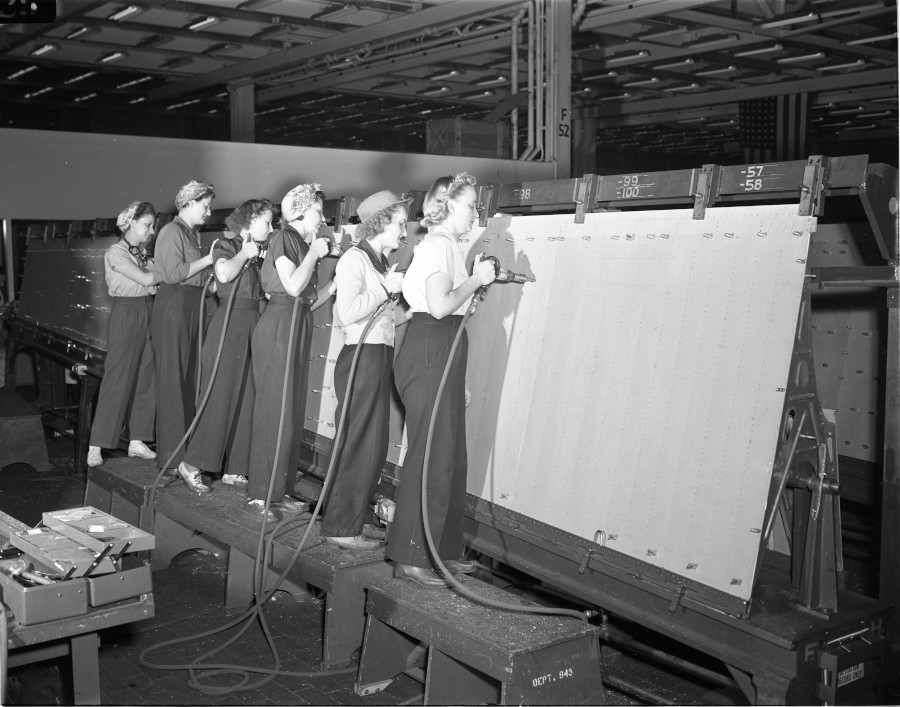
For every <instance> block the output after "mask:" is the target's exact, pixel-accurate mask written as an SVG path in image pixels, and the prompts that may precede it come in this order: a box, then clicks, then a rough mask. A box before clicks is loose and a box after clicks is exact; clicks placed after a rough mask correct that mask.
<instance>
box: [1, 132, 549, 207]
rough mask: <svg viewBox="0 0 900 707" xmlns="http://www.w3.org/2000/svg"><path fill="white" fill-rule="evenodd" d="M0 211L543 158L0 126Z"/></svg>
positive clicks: (260, 189)
mask: <svg viewBox="0 0 900 707" xmlns="http://www.w3.org/2000/svg"><path fill="white" fill-rule="evenodd" d="M0 160H2V166H3V170H2V177H0V218H13V219H67V220H68V219H73V220H82V219H93V218H98V217H108V216H114V215H116V214H117V213H118V212H119V211H120V210H121V209H122V208H123V207H124V206H126V205H127V204H128V203H130V202H132V201H134V200H136V199H142V200H145V201H150V202H151V203H153V205H154V206H156V208H157V210H160V211H173V210H174V208H175V207H174V204H173V200H174V198H175V193H176V192H177V191H178V188H179V187H180V186H181V185H182V184H184V183H185V182H187V181H189V180H190V179H204V180H207V181H210V182H212V183H213V184H215V186H216V194H217V199H216V202H215V204H214V208H215V207H220V208H224V207H230V206H234V205H237V204H238V203H240V202H241V201H244V200H245V199H248V198H250V197H255V196H264V197H267V198H271V199H280V198H281V197H282V196H283V195H284V194H285V193H286V192H287V191H288V189H290V188H291V187H293V186H294V185H296V184H298V183H300V182H303V181H316V182H319V183H320V184H322V186H323V188H324V190H325V193H326V195H327V196H328V197H337V196H343V195H347V196H356V197H360V198H361V197H365V196H366V195H368V194H370V193H372V192H373V191H376V190H378V189H393V190H394V191H407V190H410V189H427V188H428V187H429V186H430V185H431V182H432V181H433V180H434V179H435V178H436V177H439V176H441V175H444V174H453V173H456V172H460V171H468V172H471V173H472V174H474V175H475V176H476V177H477V178H478V181H479V182H481V183H485V182H493V181H503V182H517V181H531V180H541V179H552V178H553V177H554V166H553V165H552V164H543V163H534V162H516V161H512V160H495V159H485V158H476V157H451V156H445V155H419V154H406V153H394V152H366V151H361V150H337V149H333V148H315V147H285V146H281V145H257V144H252V143H234V142H213V141H204V140H175V139H161V138H147V137H134V136H121V135H95V134H87V133H65V132H50V131H40V130H2V129H0Z"/></svg>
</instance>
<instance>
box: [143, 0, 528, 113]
mask: <svg viewBox="0 0 900 707" xmlns="http://www.w3.org/2000/svg"><path fill="white" fill-rule="evenodd" d="M521 3H522V0H454V1H453V2H447V3H442V4H440V5H438V6H436V7H432V8H429V9H427V10H422V11H420V12H415V13H411V14H409V15H403V16H400V17H395V18H392V19H391V20H389V21H386V22H378V23H376V24H374V25H370V26H368V27H363V28H360V29H357V30H352V31H349V32H343V33H342V34H336V35H334V36H333V37H328V38H326V39H321V40H319V41H318V42H313V43H312V44H307V45H304V46H298V47H291V48H290V49H286V50H284V51H280V52H275V53H274V54H269V55H268V56H264V57H260V58H259V59H253V60H251V61H246V62H243V63H241V64H237V65H235V66H228V67H225V68H222V69H218V70H216V71H211V72H209V73H207V74H203V75H202V76H196V77H193V78H190V79H185V80H184V81H178V82H177V83H172V84H169V85H167V86H161V87H159V88H156V89H153V90H151V91H148V92H147V98H148V99H149V100H156V99H160V98H169V97H171V96H177V95H180V94H183V93H191V92H193V91H196V90H198V89H202V88H207V87H209V86H216V85H219V84H224V83H230V82H232V81H237V80H238V79H242V78H249V77H256V78H259V77H260V76H263V75H265V74H266V73H269V72H272V71H284V70H285V69H286V68H289V67H291V66H293V65H296V64H300V63H303V62H306V61H309V60H310V59H315V58H318V57H321V56H325V55H327V54H333V53H335V52H342V51H346V50H348V49H353V48H355V47H361V46H363V45H365V44H366V43H367V42H370V41H372V40H373V39H378V40H379V41H383V40H385V39H386V38H392V39H394V40H397V41H400V40H402V39H405V38H410V37H413V36H415V35H417V34H418V33H420V32H421V31H423V30H425V29H427V28H431V27H434V26H436V25H449V24H454V23H460V22H463V21H465V20H467V19H471V18H474V17H479V16H483V15H497V14H499V13H501V12H503V11H505V10H507V9H509V8H513V7H515V6H517V5H520V4H521Z"/></svg>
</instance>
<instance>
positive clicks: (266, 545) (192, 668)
mask: <svg viewBox="0 0 900 707" xmlns="http://www.w3.org/2000/svg"><path fill="white" fill-rule="evenodd" d="M390 301H391V298H388V299H387V300H385V301H384V302H382V303H381V304H380V305H379V306H378V307H377V308H376V309H375V311H374V312H373V313H372V315H371V316H370V317H369V320H368V322H367V323H366V327H365V328H364V330H363V333H362V336H361V337H360V340H359V343H358V344H357V347H356V350H355V351H354V355H353V359H352V362H351V366H350V373H349V382H348V386H347V388H348V392H347V401H348V402H349V396H350V390H351V389H352V385H353V380H354V377H355V373H356V367H357V363H358V360H359V355H360V352H361V350H362V349H361V347H362V344H363V342H364V341H365V338H366V336H367V334H368V332H369V330H370V329H371V328H372V325H373V324H374V322H375V320H376V319H377V318H378V315H379V314H380V313H381V312H382V311H383V310H384V308H385V307H386V306H387V304H388V303H389V302H390ZM230 304H231V302H230V301H229V305H228V306H230ZM298 307H299V299H295V300H294V307H293V311H292V313H291V324H290V327H291V328H290V331H291V337H290V338H289V340H288V350H287V358H286V362H285V376H284V384H283V386H282V399H281V414H280V418H279V424H278V442H277V443H276V448H275V454H274V459H275V461H274V462H273V469H272V474H271V476H270V480H269V488H268V491H267V495H266V503H265V506H264V510H263V517H264V518H265V516H266V515H268V511H269V507H270V504H271V496H272V491H273V489H274V483H275V468H274V465H275V464H277V460H278V454H279V451H280V447H281V441H282V432H283V429H284V417H285V407H286V401H287V394H288V372H289V367H290V365H291V361H292V354H293V347H294V344H295V340H296V331H295V329H296V319H297V310H298ZM227 313H228V312H226V314H227ZM226 324H227V319H226ZM223 341H224V339H223ZM221 347H222V342H220V348H219V355H221ZM216 363H218V357H217V359H216ZM212 375H213V376H214V375H215V368H214V370H213V374H212ZM205 402H206V400H205V399H204V401H203V403H204V404H205ZM348 408H349V405H347V404H345V405H344V408H343V410H342V413H341V419H340V420H339V422H338V424H337V429H336V431H335V439H334V444H333V446H332V455H331V459H330V461H329V465H328V470H327V471H326V474H325V479H324V482H323V485H322V492H321V494H320V496H319V500H318V502H317V503H316V506H315V509H314V510H313V513H312V517H311V518H309V520H308V521H307V520H306V519H302V518H286V519H284V520H282V521H280V522H279V523H278V524H276V525H275V527H273V528H272V530H271V531H270V532H269V533H266V524H265V522H262V523H261V525H260V533H259V543H258V546H257V552H256V557H255V562H254V571H253V578H254V593H253V594H254V603H253V605H252V606H251V607H250V608H249V609H248V610H247V611H245V612H244V613H243V614H242V615H240V616H238V617H236V618H235V619H232V620H231V621H229V622H228V623H226V624H225V625H223V626H220V627H218V628H215V629H211V630H209V631H205V632H203V633H198V634H192V635H189V636H182V637H180V638H177V639H172V640H170V641H164V642H161V643H157V644H154V645H152V646H149V647H148V648H146V649H145V650H144V651H142V652H141V655H140V657H139V660H140V662H141V664H142V665H144V666H145V667H148V668H153V669H157V670H188V672H189V673H190V679H189V680H188V685H189V686H190V687H192V688H193V689H195V690H197V691H199V692H203V693H204V694H209V695H224V694H229V693H231V692H235V691H238V690H252V689H258V688H260V687H262V686H263V685H265V684H267V683H268V682H270V681H271V680H272V679H274V678H275V677H276V676H283V677H317V676H326V675H346V674H350V673H353V672H355V671H356V668H343V669H338V670H330V671H286V670H281V668H280V666H281V659H280V657H279V655H278V650H277V648H276V646H275V643H274V640H273V638H272V635H271V633H270V632H269V628H268V625H267V623H266V620H265V614H264V612H263V606H264V604H265V603H266V602H267V601H268V600H269V598H271V597H272V595H273V594H274V593H275V592H276V591H277V590H278V588H279V587H280V586H281V584H282V582H283V581H284V579H285V578H286V577H287V575H288V574H289V573H290V571H291V570H292V569H293V566H294V564H295V563H296V561H297V558H298V557H299V556H300V553H301V552H302V550H303V548H304V547H305V546H306V542H307V540H308V538H309V534H310V532H311V530H312V527H313V523H314V522H315V520H316V518H317V516H318V515H319V513H320V511H321V506H322V503H323V501H324V498H325V495H326V494H325V492H326V490H327V488H328V484H329V483H330V480H331V478H332V476H333V473H334V467H335V462H336V459H337V458H338V456H339V451H340V444H341V437H342V431H343V427H344V422H345V420H346V414H347V410H348ZM199 413H200V411H199V410H198V416H199ZM195 421H196V418H195ZM186 437H187V435H186ZM186 437H185V438H186ZM183 442H184V440H182V443H183ZM179 446H180V445H179ZM176 451H177V450H176ZM173 458H174V454H173ZM164 468H165V467H164ZM158 480H159V477H157V481H158ZM151 503H152V496H151ZM304 521H305V522H307V528H306V531H305V533H304V534H303V537H302V538H301V540H300V542H299V543H298V545H297V547H296V548H295V550H294V553H293V555H292V556H291V559H290V560H289V562H288V563H287V565H286V567H285V569H284V570H283V571H282V572H281V573H280V575H279V576H278V578H277V579H276V580H275V581H274V582H273V584H272V586H271V588H270V589H268V590H266V589H265V587H266V584H267V579H268V576H267V574H268V566H269V560H270V558H271V555H272V553H273V549H274V539H275V537H277V536H278V533H279V531H280V530H282V529H283V528H285V527H286V526H287V525H289V524H292V523H300V522H304ZM253 618H258V619H259V622H260V627H261V628H262V630H263V633H264V635H265V638H266V642H267V645H268V646H269V649H270V651H271V652H272V656H273V658H274V661H275V667H274V668H262V667H256V666H246V665H232V664H224V663H202V661H203V660H204V659H206V658H208V657H210V656H212V655H215V654H216V653H218V652H219V651H221V650H223V649H224V648H226V647H227V646H229V645H231V644H232V643H234V642H235V641H236V640H237V639H238V638H239V637H240V636H241V635H243V634H244V633H245V632H246V631H247V630H248V629H249V628H250V626H251V625H252V621H251V620H252V619H253ZM242 622H244V623H245V625H244V626H243V628H241V629H240V630H239V631H238V632H237V633H235V634H234V635H233V636H231V637H230V638H229V639H228V640H227V641H226V642H225V643H223V644H221V645H219V646H218V647H216V648H214V649H213V650H211V651H208V652H207V653H205V654H203V655H202V656H200V657H198V658H196V659H195V660H193V661H191V663H188V664H169V665H163V664H158V663H150V662H149V661H147V660H146V659H145V656H146V655H147V654H148V653H149V652H151V651H153V650H157V649H158V648H163V647H165V646H170V645H175V644H178V643H184V642H187V641H191V640H197V639H201V638H206V637H207V636H211V635H215V634H217V633H221V632H222V631H226V630H228V629H230V628H233V627H235V626H237V625H238V624H240V623H242ZM251 673H259V674H263V675H265V677H264V678H263V679H261V680H258V681H257V682H255V683H252V684H251V683H250V682H249V681H250V674H251ZM222 674H233V675H237V676H238V677H239V682H238V683H237V684H235V685H231V686H227V687H223V686H213V685H205V684H202V683H201V682H200V680H201V679H202V678H203V677H209V676H212V675H222Z"/></svg>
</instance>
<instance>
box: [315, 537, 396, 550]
mask: <svg viewBox="0 0 900 707" xmlns="http://www.w3.org/2000/svg"><path fill="white" fill-rule="evenodd" d="M323 537H324V538H325V542H327V543H330V544H331V545H337V546H338V547H339V548H341V549H342V550H377V549H378V548H380V547H382V545H384V543H382V542H381V541H380V540H376V539H375V538H367V537H365V536H364V535H356V536H353V535H350V536H347V537H337V536H329V535H325V536H323Z"/></svg>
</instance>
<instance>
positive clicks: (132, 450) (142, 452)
mask: <svg viewBox="0 0 900 707" xmlns="http://www.w3.org/2000/svg"><path fill="white" fill-rule="evenodd" d="M128 456H129V457H139V458H140V459H156V452H154V451H153V450H152V449H150V447H148V446H147V445H146V444H144V443H143V442H141V440H139V439H133V440H131V441H130V442H129V443H128Z"/></svg>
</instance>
